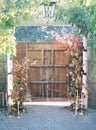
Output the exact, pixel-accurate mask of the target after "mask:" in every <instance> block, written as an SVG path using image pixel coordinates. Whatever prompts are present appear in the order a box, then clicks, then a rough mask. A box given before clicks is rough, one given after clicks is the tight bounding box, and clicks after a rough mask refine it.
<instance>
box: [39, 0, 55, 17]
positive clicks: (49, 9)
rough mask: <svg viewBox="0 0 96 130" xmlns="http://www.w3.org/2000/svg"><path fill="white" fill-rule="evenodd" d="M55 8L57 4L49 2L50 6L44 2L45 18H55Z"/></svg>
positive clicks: (42, 5) (42, 4)
mask: <svg viewBox="0 0 96 130" xmlns="http://www.w3.org/2000/svg"><path fill="white" fill-rule="evenodd" d="M55 6H56V2H49V3H48V4H46V3H45V2H42V3H41V7H42V10H43V18H54V13H55Z"/></svg>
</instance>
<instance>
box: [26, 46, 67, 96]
mask: <svg viewBox="0 0 96 130" xmlns="http://www.w3.org/2000/svg"><path fill="white" fill-rule="evenodd" d="M58 46H59V45H58V44H57V45H56V44H39V45H38V44H29V45H27V49H26V55H27V58H28V59H29V60H32V61H34V63H35V64H33V65H31V66H30V68H28V70H27V77H28V86H29V89H30V94H31V96H32V98H62V97H67V93H68V83H67V74H68V54H66V53H65V48H59V47H58Z"/></svg>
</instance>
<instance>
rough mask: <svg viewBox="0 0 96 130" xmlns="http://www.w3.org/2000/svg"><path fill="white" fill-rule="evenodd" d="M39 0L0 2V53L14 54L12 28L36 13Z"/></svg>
mask: <svg viewBox="0 0 96 130" xmlns="http://www.w3.org/2000/svg"><path fill="white" fill-rule="evenodd" d="M39 2H40V1H39V0H32V1H30V0H3V1H0V53H4V54H5V53H12V54H15V45H16V43H15V39H14V27H15V26H17V25H20V21H22V20H28V19H29V18H30V17H29V16H30V15H31V14H32V13H34V12H35V13H36V9H37V10H38V8H37V6H38V4H39ZM33 7H34V8H33Z"/></svg>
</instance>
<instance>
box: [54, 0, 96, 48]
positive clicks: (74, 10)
mask: <svg viewBox="0 0 96 130" xmlns="http://www.w3.org/2000/svg"><path fill="white" fill-rule="evenodd" d="M62 3H63V4H62V6H59V8H57V11H56V13H57V14H56V16H57V17H56V19H57V20H58V19H59V20H62V19H64V17H66V21H67V22H68V23H70V24H72V25H73V26H75V27H77V28H78V31H79V32H80V34H82V35H84V36H85V37H87V39H89V41H88V45H90V46H91V45H92V46H93V44H94V46H95V44H96V42H95V41H96V0H85V1H83V0H78V1H77V0H70V1H69V2H68V1H67V0H66V3H64V2H62ZM65 23H66V22H65ZM94 49H95V47H94Z"/></svg>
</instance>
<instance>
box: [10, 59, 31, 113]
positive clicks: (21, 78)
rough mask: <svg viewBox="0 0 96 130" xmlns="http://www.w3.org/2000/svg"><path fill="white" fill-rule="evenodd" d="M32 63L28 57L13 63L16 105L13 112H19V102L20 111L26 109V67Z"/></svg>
mask: <svg viewBox="0 0 96 130" xmlns="http://www.w3.org/2000/svg"><path fill="white" fill-rule="evenodd" d="M31 64H32V61H29V60H28V59H27V58H26V57H24V58H22V59H21V61H20V62H18V61H16V62H15V63H14V64H13V90H12V99H13V102H14V105H13V106H12V108H11V112H13V113H14V112H15V113H16V114H17V109H18V108H17V106H18V104H17V103H18V102H19V109H20V111H23V110H24V107H23V102H24V100H25V98H26V91H27V90H28V86H27V78H26V74H27V72H26V69H27V68H28V67H29V66H30V65H31Z"/></svg>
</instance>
